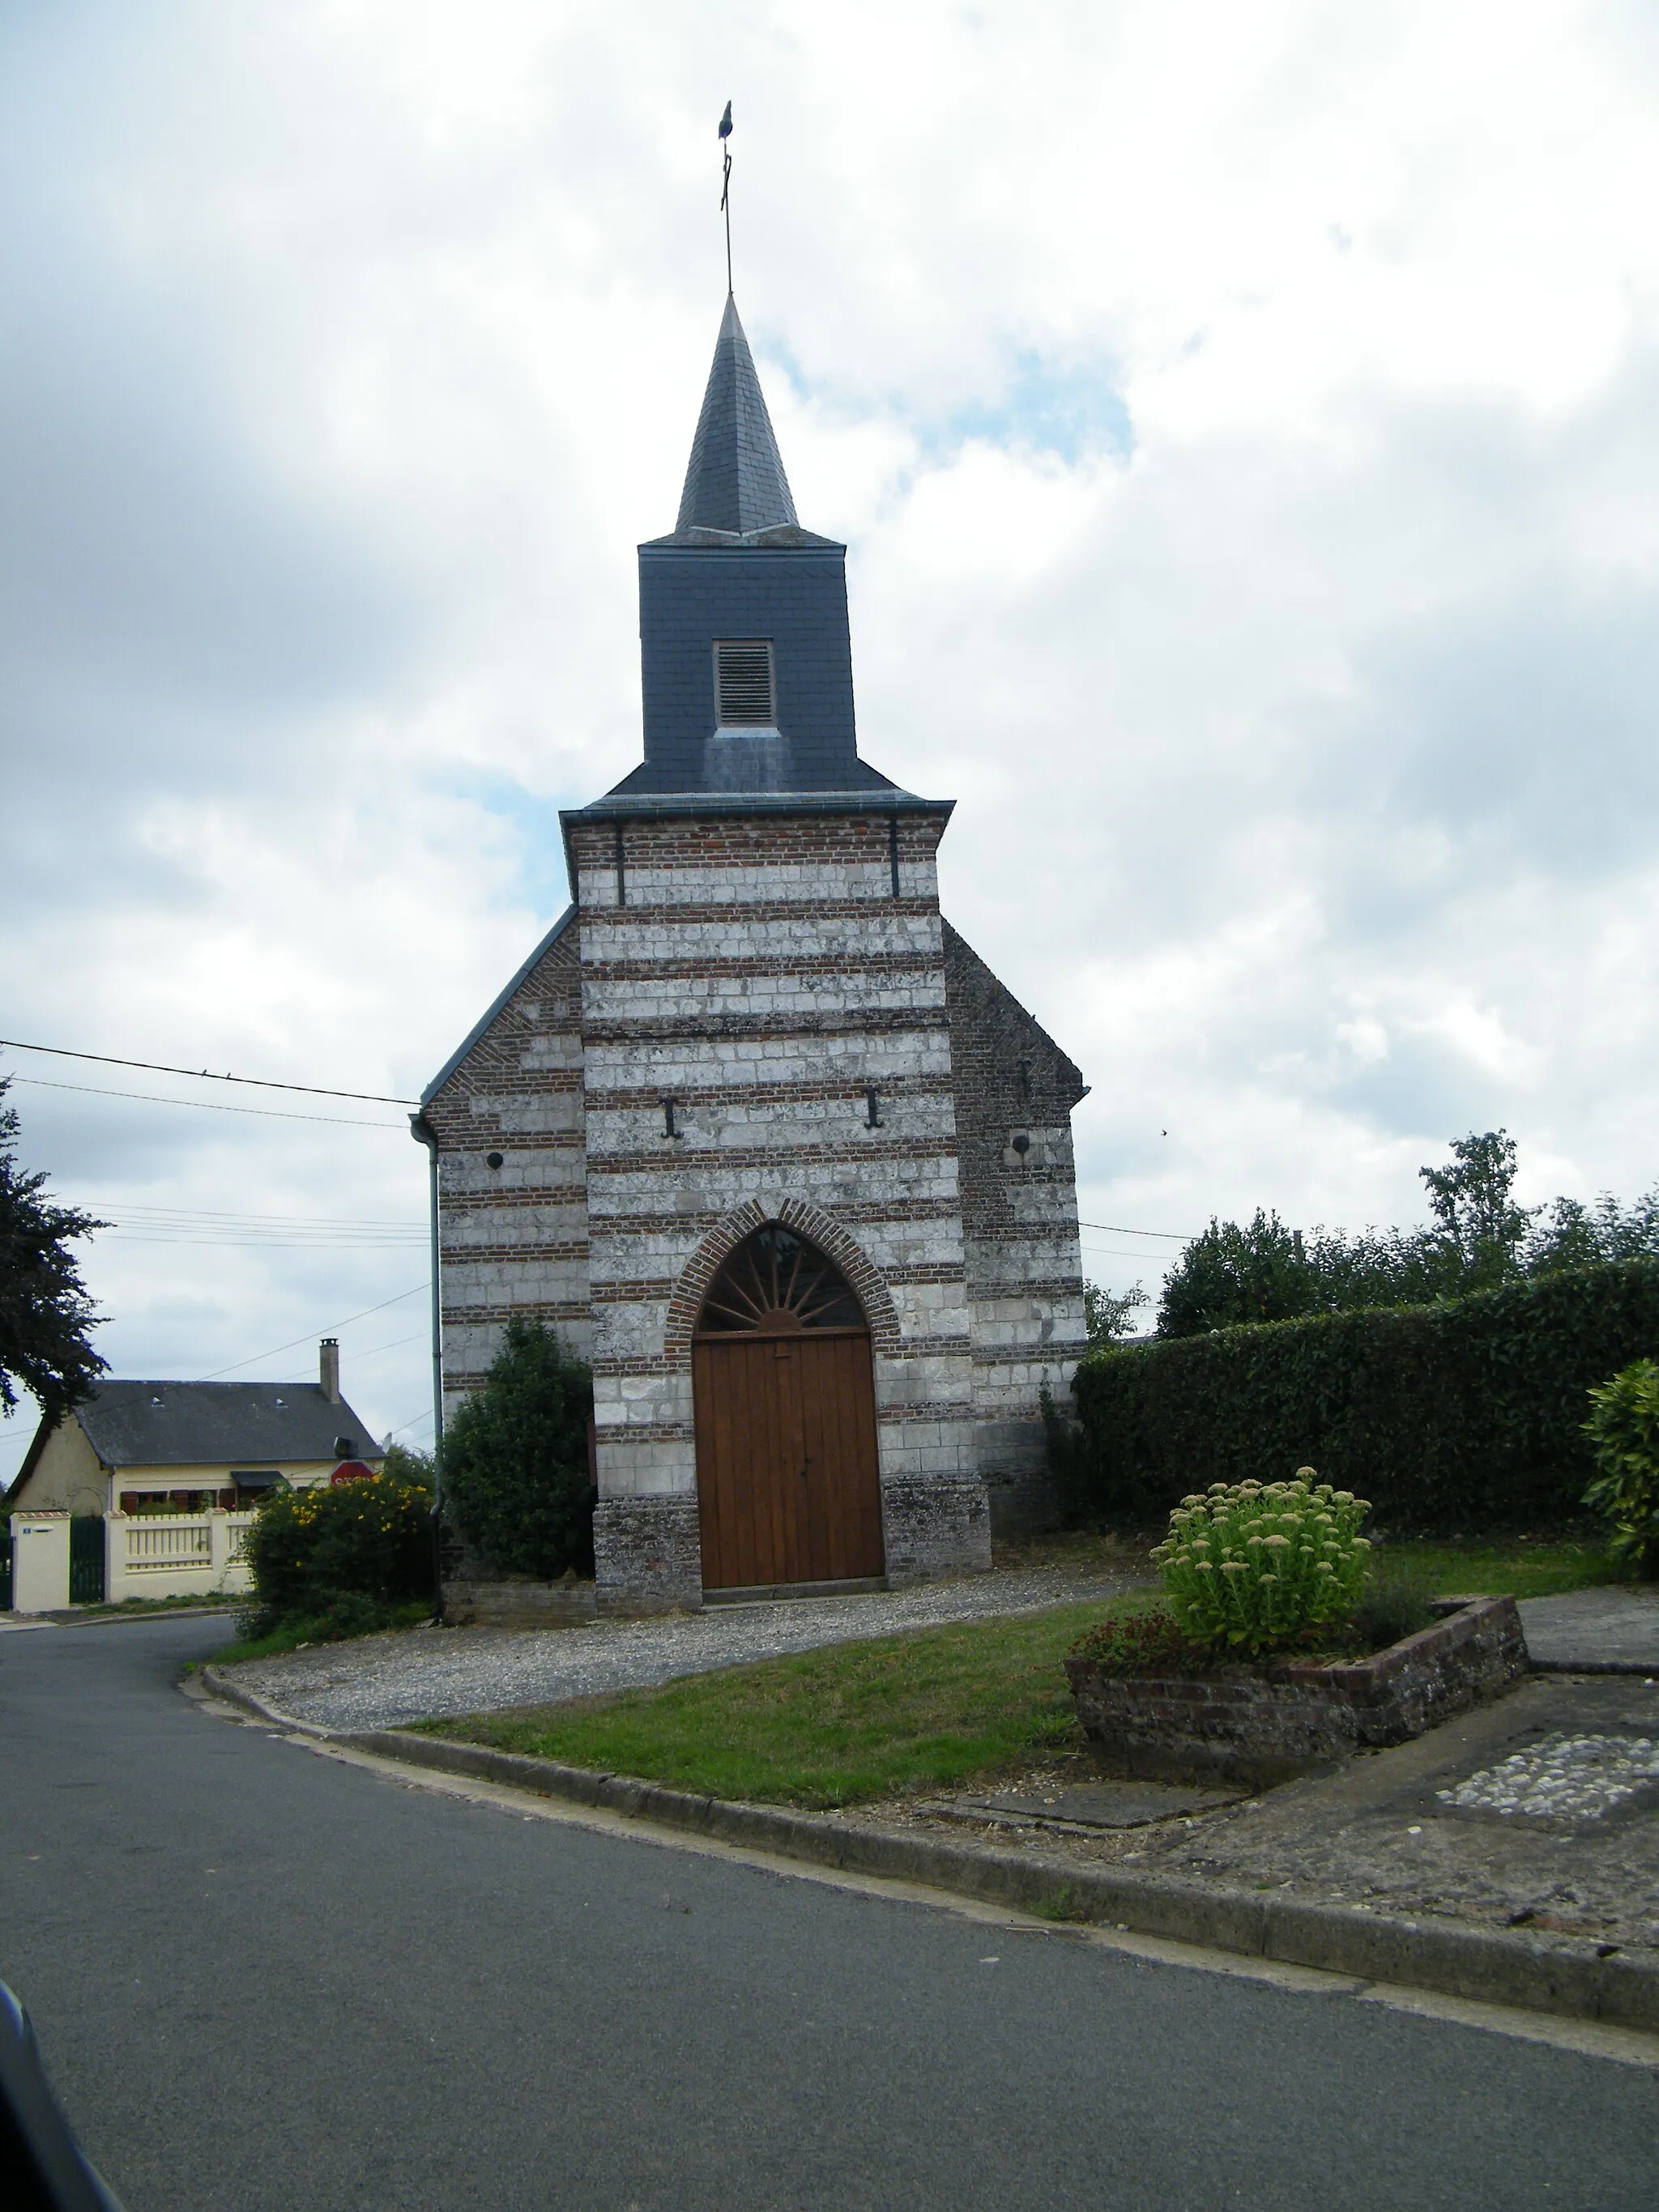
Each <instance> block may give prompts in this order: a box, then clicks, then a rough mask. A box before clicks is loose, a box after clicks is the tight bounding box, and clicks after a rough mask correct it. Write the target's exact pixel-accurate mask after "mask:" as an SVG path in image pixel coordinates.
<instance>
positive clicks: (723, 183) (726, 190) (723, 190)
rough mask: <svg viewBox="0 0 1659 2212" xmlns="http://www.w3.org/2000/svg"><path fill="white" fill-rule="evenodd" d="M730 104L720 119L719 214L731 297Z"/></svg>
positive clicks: (728, 295) (727, 285)
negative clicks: (724, 241) (723, 227)
mask: <svg viewBox="0 0 1659 2212" xmlns="http://www.w3.org/2000/svg"><path fill="white" fill-rule="evenodd" d="M731 138H732V103H731V101H730V100H727V101H726V112H725V114H724V115H722V116H721V118H720V156H721V166H720V213H721V214H722V215H723V216H725V217H726V298H727V299H728V300H729V299H730V298H731V297H732V146H731Z"/></svg>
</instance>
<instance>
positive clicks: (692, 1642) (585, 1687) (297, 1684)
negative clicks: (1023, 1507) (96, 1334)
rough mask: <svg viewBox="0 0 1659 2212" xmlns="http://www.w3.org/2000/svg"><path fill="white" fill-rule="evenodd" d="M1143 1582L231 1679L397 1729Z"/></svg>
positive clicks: (952, 1592)
mask: <svg viewBox="0 0 1659 2212" xmlns="http://www.w3.org/2000/svg"><path fill="white" fill-rule="evenodd" d="M1135 1587H1136V1583H1135V1582H1134V1581H1133V1579H1132V1578H1131V1577H1127V1576H1122V1575H1098V1574H1095V1575H1087V1576H1079V1575H1078V1574H1076V1573H1074V1572H1071V1571H1067V1570H1066V1569H1065V1568H1063V1567H1040V1568H1034V1569H1030V1570H1027V1571H1024V1572H1019V1573H997V1574H988V1575H975V1576H974V1577H971V1579H969V1580H967V1581H963V1582H955V1583H925V1584H924V1585H923V1586H922V1587H921V1588H920V1589H908V1590H883V1591H876V1592H870V1593H867V1594H866V1595H862V1596H858V1597H831V1598H805V1599H802V1598H797V1599H793V1600H791V1601H781V1602H774V1603H770V1604H764V1605H744V1606H719V1607H710V1608H709V1610H708V1612H707V1613H671V1614H669V1615H667V1616H665V1618H663V1619H660V1620H617V1621H598V1622H595V1623H594V1624H593V1625H592V1626H588V1627H583V1628H565V1629H542V1630H534V1631H529V1632H526V1631H524V1630H519V1629H502V1628H452V1629H418V1628H417V1629H412V1630H409V1631H406V1632H404V1633H403V1634H401V1635H397V1636H370V1637H365V1638H363V1639H362V1641H361V1642H359V1643H351V1644H321V1645H319V1646H318V1647H317V1648H315V1649H314V1650H303V1651H295V1652H289V1653H286V1654H284V1655H283V1656H282V1657H281V1658H277V1659H258V1660H251V1661H249V1662H246V1663H245V1664H244V1665H242V1666H240V1667H235V1668H228V1669H227V1672H228V1674H230V1675H231V1676H232V1677H233V1678H234V1680H236V1681H238V1682H240V1684H241V1685H242V1686H243V1687H244V1688H246V1689H248V1690H252V1692H253V1693H254V1695H255V1696H256V1697H258V1698H261V1699H264V1701H265V1702H266V1703H267V1704H269V1705H275V1706H276V1707H277V1709H278V1710H279V1711H283V1712H284V1713H287V1714H289V1716H290V1717H292V1718H294V1719H295V1720H301V1721H308V1722H310V1723H312V1724H313V1726H314V1727H318V1728H331V1729H371V1728H395V1727H396V1726H398V1724H399V1723H402V1722H404V1721H411V1720H422V1719H428V1718H433V1717H437V1716H439V1715H441V1714H452V1713H477V1712H488V1711H493V1710H495V1709H496V1708H497V1707H500V1706H502V1705H550V1704H552V1703H553V1702H554V1701H555V1700H556V1699H561V1698H580V1697H586V1696H588V1695H591V1694H592V1692H595V1691H599V1690H624V1689H633V1688H637V1687H640V1686H645V1685H648V1684H651V1683H654V1682H665V1681H668V1680H670V1679H671V1677H672V1676H674V1675H677V1674H707V1673H708V1672H710V1671H711V1670H712V1669H713V1668H717V1667H737V1666H741V1665H742V1664H743V1663H744V1662H745V1661H747V1660H750V1659H775V1658H780V1657H782V1656H785V1655H786V1654H787V1653H789V1652H792V1651H811V1650H815V1649H816V1648H817V1647H818V1646H819V1645H822V1644H845V1643H850V1642H852V1641H853V1640H854V1639H855V1638H859V1637H864V1636H886V1635H891V1634H893V1633H895V1632H897V1631H898V1630H900V1629H905V1628H930V1627H933V1626H937V1625H938V1624H939V1623H940V1622H942V1621H949V1620H986V1619H989V1618H992V1617H994V1616H996V1615H1000V1614H1005V1613H1036V1612H1040V1611H1042V1608H1043V1607H1047V1606H1055V1605H1071V1604H1081V1603H1086V1602H1088V1601H1091V1600H1093V1599H1099V1600H1101V1601H1106V1600H1107V1599H1109V1598H1113V1597H1116V1596H1119V1595H1121V1593H1122V1592H1123V1591H1125V1590H1127V1589H1133V1588H1135Z"/></svg>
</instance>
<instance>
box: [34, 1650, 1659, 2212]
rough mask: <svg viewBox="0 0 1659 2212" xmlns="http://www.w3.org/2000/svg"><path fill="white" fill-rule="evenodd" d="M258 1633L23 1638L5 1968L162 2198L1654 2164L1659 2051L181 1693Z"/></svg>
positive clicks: (806, 2200)
mask: <svg viewBox="0 0 1659 2212" xmlns="http://www.w3.org/2000/svg"><path fill="white" fill-rule="evenodd" d="M222 1633H223V1630H222V1627H221V1626H220V1625H219V1624H216V1623H213V1622H206V1621H197V1622H178V1623H166V1622H164V1623H158V1624H155V1625H148V1626H132V1627H128V1626H123V1627H119V1628H96V1629H94V1628H88V1629H54V1630H52V1631H50V1632H43V1633H41V1634H38V1635H29V1636H15V1637H9V1638H5V1639H3V1644H0V1742H3V1746H4V1767H3V1787H0V1974H3V1976H4V1978H6V1979H8V1980H9V1981H10V1982H11V1983H12V1984H13V1985H14V1986H15V1988H16V1989H17V1990H19V1992H20V1993H21V1996H23V1998H24V1999H25V2001H26V2002H27V2003H28V2004H29V2005H30V2007H31V2008H32V2009H33V2013H34V2015H35V2018H36V2021H37V2022H38V2025H39V2027H40V2033H41V2037H42V2040H43V2043H44V2045H45V2049H46V2057H47V2061H48V2063H49V2064H50V2066H51V2067H52V2071H53V2074H54V2075H55V2077H56V2079H57V2081H58V2085H59V2087H60V2089H61V2091H62V2093H63V2094H64V2098H65V2100H66V2101H67V2102H68V2104H69V2106H70V2109H71V2110H72V2111H73V2112H74V2113H75V2114H76V2117H77V2118H78V2120H79V2122H80V2124H81V2127H82V2133H83V2135H84V2137H85V2139H86V2142H87V2144H88V2148H89V2150H90V2151H91V2153H92V2154H93V2155H94V2158H95V2159H96V2160H98V2162H99V2164H100V2166H102V2167H103V2169H104V2171H105V2172H106V2174H107V2176H108V2178H109V2179H110V2181H111V2182H112V2185H113V2186H114V2187H115V2189H116V2191H118V2194H119V2195H120V2197H122V2199H123V2201H124V2203H125V2205H126V2207H127V2212H197V2208H200V2212H337V2208H346V2207H351V2208H368V2207H374V2208H376V2212H397V2208H403V2207H422V2208H426V2207H430V2208H444V2212H447V2208H452V2207H455V2208H459V2207H471V2206H477V2207H480V2208H485V2207H487V2208H489V2212H519V2208H525V2209H526V2212H531V2209H532V2208H545V2207H549V2206H558V2207H571V2208H580V2212H588V2208H592V2212H629V2209H630V2208H632V2212H704V2208H707V2212H751V2208H752V2212H763V2208H764V2212H860V2209H861V2208H866V2207H867V2208H872V2212H886V2209H887V2208H893V2212H901V2208H902V2212H936V2209H937V2212H992V2208H995V2212H1007V2209H1008V2208H1011V2207H1012V2208H1019V2212H1048V2208H1051V2207H1067V2208H1070V2207H1078V2208H1096V2207H1099V2208H1103V2212H1104V2208H1110V2212H1143V2208H1145V2212H1220V2208H1223V2207H1226V2208H1242V2212H1258V2209H1259V2212H1268V2208H1272V2209H1273V2212H1333V2208H1336V2207H1340V2208H1341V2212H1400V2208H1401V2207H1404V2206H1414V2205H1434V2206H1441V2205H1443V2206H1449V2207H1452V2206H1455V2207H1456V2208H1457V2212H1487V2208H1491V2212H1499V2208H1501V2212H1543V2208H1546V2207H1551V2208H1556V2212H1560V2208H1565V2207H1571V2208H1573V2212H1589V2208H1594V2212H1637V2209H1638V2208H1641V2212H1647V2208H1648V2207H1650V2205H1651V2204H1652V2203H1653V2195H1654V2192H1653V2145H1654V2142H1655V2141H1656V2132H1659V2096H1656V2091H1655V2086H1654V2080H1653V2076H1652V2075H1651V2074H1650V2072H1649V2071H1647V2070H1646V2069H1644V2068H1640V2067H1636V2066H1632V2065H1627V2064H1617V2063H1610V2062H1608V2061H1606V2060H1602V2059H1597V2058H1593V2057H1584V2056H1580V2055H1577V2054H1576V2053H1574V2052H1572V2051H1565V2050H1561V2049H1559V2048H1553V2047H1550V2046H1549V2045H1545V2044H1541V2043H1535V2042H1528V2041H1522V2040H1518V2039H1510V2038H1508V2037H1502V2036H1498V2035H1493V2034H1490V2033H1480V2032H1477V2031H1475V2030H1474V2029H1472V2028H1469V2027H1462V2026H1456V2025H1453V2024H1450V2023H1449V2022H1447V2021H1441V2020H1436V2019H1431V2018H1419V2017H1415V2016H1413V2015H1410V2014H1407V2013H1403V2012H1401V2011H1399V2010H1396V2009H1390V2008H1385V2007H1383V2006H1381V2005H1378V2004H1376V2003H1370V2002H1361V2001H1359V2000H1358V1999H1356V1998H1355V1997H1354V1996H1349V1995H1345V1994H1340V1993H1326V1994H1318V1995H1312V1994H1299V1993H1297V1992H1294V1991H1291V1990H1285V1989H1281V1988H1274V1987H1271V1986H1268V1985H1266V1984H1261V1983H1258V1982H1253V1981H1249V1980H1243V1979H1238V1978H1231V1977H1228V1976H1223V1975H1218V1974H1213V1973H1209V1972H1196V1971H1192V1970H1190V1969H1188V1968H1184V1967H1178V1966H1169V1965H1164V1964H1158V1963H1154V1962H1152V1961H1151V1960H1146V1959H1140V1958H1136V1957H1133V1956H1131V1955H1128V1954H1125V1953H1123V1952H1120V1951H1115V1950H1112V1949H1109V1948H1103V1946H1101V1945H1100V1944H1098V1943H1095V1942H1088V1941H1085V1940H1083V1939H1080V1938H1079V1937H1077V1936H1070V1935H1067V1934H1066V1933H1065V1932H1063V1931H1058V1930H1045V1929H1041V1928H1035V1927H1024V1928H1018V1929H1017V1928H1014V1927H1009V1926H996V1925H992V1924H987V1923H985V1922H983V1921H975V1920H974V1919H972V1918H970V1917H967V1916H965V1915H964V1914H961V1913H957V1912H953V1911H945V1910H939V1909H934V1908H932V1907H928V1906H926V1905H919V1904H915V1903H911V1902H907V1901H903V1900H901V1899H896V1898H886V1897H876V1896H871V1895H868V1894H865V1893H860V1892H857V1891H853V1890H846V1889H841V1888H836V1887H831V1886H829V1885H828V1884H826V1883H824V1882H822V1881H810V1880H803V1879H797V1878H794V1877H792V1876H790V1875H785V1874H782V1873H777V1872H772V1871H769V1870H766V1869H762V1868H758V1867H755V1866H750V1865H745V1864H743V1863H737V1862H734V1861H732V1860H729V1859H721V1858H718V1857H698V1856H696V1855H694V1854H692V1853H690V1852H686V1851H684V1850H674V1849H670V1848H666V1847H665V1846H663V1845H660V1844H654V1843H652V1842H649V1841H647V1840H645V1839H644V1838H633V1837H629V1838H618V1837H614V1836H610V1835H600V1834H595V1833H592V1832H589V1831H588V1830H586V1829H584V1828H581V1827H579V1826H570V1825H568V1824H564V1823H562V1822H558V1821H556V1820H550V1819H547V1818H544V1817H540V1816H538V1815H533V1814H532V1815H531V1816H529V1817H526V1816H525V1815H524V1814H522V1813H520V1810H519V1809H518V1808H517V1807H516V1806H514V1807H512V1808H506V1809H503V1808H498V1807H495V1806H489V1805H482V1804H477V1803H472V1802H466V1801H465V1800H464V1799H460V1798H457V1797H454V1796H441V1795H436V1794H434V1793H432V1792H431V1791H428V1790H417V1789H413V1788H409V1787H405V1786H403V1785H401V1784H399V1783H398V1782H397V1781H395V1780H391V1779H387V1778H384V1777H383V1776H380V1775H376V1774H374V1773H371V1772H368V1771H364V1770H363V1769H362V1768H361V1767H356V1766H352V1765H346V1764H344V1763H343V1762H341V1761H339V1760H336V1759H327V1758H324V1757H321V1756H319V1755H318V1753H316V1752H314V1751H313V1750H310V1749H307V1747H304V1746H303V1745H302V1744H301V1743H299V1742H297V1741H295V1740H294V1739H292V1738H289V1739H279V1738H276V1737H274V1736H272V1735H270V1734H269V1733H267V1732H266V1731H265V1730H264V1729H261V1728H258V1727H257V1726H247V1727H238V1726H234V1725H232V1724H230V1723H228V1722H226V1721H224V1720H222V1719H216V1718H214V1717H210V1716H208V1715H206V1714H204V1713H203V1712H202V1711H199V1710H197V1709H196V1708H194V1707H192V1706H191V1705H189V1704H188V1703H187V1702H186V1701H185V1699H182V1698H181V1697H179V1695H178V1693H177V1692H176V1691H175V1690H174V1689H173V1686H172V1685H173V1678H174V1676H175V1674H176V1673H177V1670H178V1668H179V1663H180V1662H181V1661H182V1660H184V1659H185V1658H186V1657H188V1656H202V1655H204V1654H205V1653H207V1652H209V1651H210V1650H211V1649H212V1648H213V1645H214V1643H215V1641H216V1638H217V1637H218V1636H220V1635H221V1634H222ZM1323 1986H1324V1988H1325V1989H1326V1990H1327V1991H1329V1990H1331V1988H1332V1985H1330V1984H1325V1985H1323Z"/></svg>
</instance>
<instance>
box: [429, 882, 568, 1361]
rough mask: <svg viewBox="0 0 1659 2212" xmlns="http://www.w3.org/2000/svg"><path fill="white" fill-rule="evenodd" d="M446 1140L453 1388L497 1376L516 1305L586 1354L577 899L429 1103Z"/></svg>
mask: <svg viewBox="0 0 1659 2212" xmlns="http://www.w3.org/2000/svg"><path fill="white" fill-rule="evenodd" d="M422 1116H423V1118H424V1120H425V1121H426V1124H427V1126H428V1127H429V1128H430V1129H431V1130H432V1131H433V1133H435V1136H436V1138H437V1140H438V1157H439V1176H440V1184H441V1209H440V1221H441V1258H442V1270H443V1289H444V1301H443V1303H444V1389H445V1395H446V1398H447V1399H450V1400H452V1401H453V1400H455V1399H459V1398H460V1397H462V1396H464V1395H465V1393H466V1392H467V1391H469V1390H471V1389H476V1388H477V1385H478V1384H479V1383H481V1382H482V1381H483V1378H484V1376H485V1375H486V1374H487V1373H488V1371H489V1365H490V1362H491V1361H492V1360H493V1359H494V1358H495V1349H496V1346H497V1345H498V1344H499V1342H500V1339H501V1329H502V1327H503V1326H504V1324H505V1323H506V1322H507V1321H509V1320H510V1319H511V1318H512V1317H513V1316H514V1315H515V1314H516V1315H526V1316H534V1317H536V1318H538V1319H539V1320H542V1321H545V1322H548V1323H549V1324H550V1326H551V1327H554V1328H557V1329H558V1331H559V1333H560V1334H561V1335H562V1337H563V1338H564V1340H565V1341H566V1342H567V1343H568V1345H569V1346H571V1348H572V1349H573V1350H574V1351H576V1352H581V1353H584V1354H585V1353H586V1350H587V1346H588V1339H589V1334H590V1331H589V1322H588V1295H587V1202H586V1173H587V1170H586V1153H585V1149H584V1146H585V1139H584V1131H583V1114H582V1044H581V977H580V923H579V921H578V918H577V916H576V914H575V910H574V908H572V909H571V910H570V912H569V913H568V914H567V915H565V916H564V917H563V919H562V921H559V922H558V923H557V924H556V926H555V927H554V928H553V929H552V930H551V931H550V933H548V935H547V936H546V937H544V939H543V940H542V942H541V943H540V944H539V945H538V946H537V948H536V950H535V951H534V952H533V953H532V955H531V957H530V958H529V959H528V960H527V961H526V963H525V965H524V966H523V967H522V968H521V969H520V971H519V973H518V974H517V975H515V976H514V977H513V981H511V982H510V983H509V984H508V985H507V988H506V990H505V991H503V992H502V993H501V996H500V997H499V998H498V999H497V1000H496V1001H495V1005H494V1006H491V1008H490V1009H489V1012H488V1013H486V1014H485V1015H484V1017H483V1020H482V1021H480V1022H479V1024H477V1028H476V1029H474V1030H473V1031H472V1033H471V1036H469V1037H468V1038H467V1039H466V1041H465V1043H464V1044H463V1045H462V1046H461V1047H460V1048H459V1051H457V1053H456V1054H455V1055H454V1057H453V1059H452V1060H450V1062H449V1064H448V1065H447V1067H445V1068H444V1070H443V1071H442V1073H441V1074H440V1075H439V1076H438V1077H437V1078H436V1079H435V1081H434V1082H433V1083H432V1085H430V1087H429V1088H428V1091H427V1093H426V1095H425V1097H424V1098H423V1099H422Z"/></svg>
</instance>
